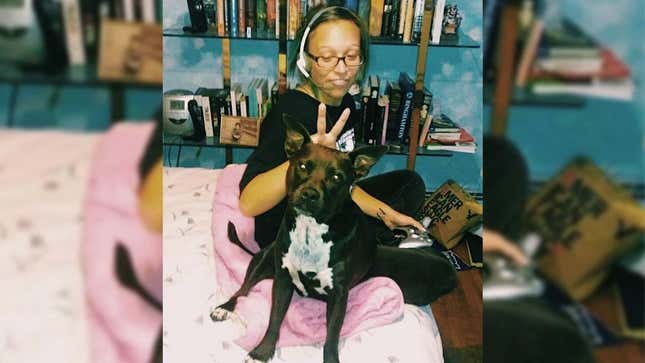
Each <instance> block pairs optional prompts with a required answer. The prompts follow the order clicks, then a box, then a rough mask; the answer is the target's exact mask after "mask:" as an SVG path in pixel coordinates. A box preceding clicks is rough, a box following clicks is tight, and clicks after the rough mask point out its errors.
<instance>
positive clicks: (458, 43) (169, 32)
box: [163, 28, 480, 48]
mask: <svg viewBox="0 0 645 363" xmlns="http://www.w3.org/2000/svg"><path fill="white" fill-rule="evenodd" d="M163 35H164V36H165V37H183V38H217V39H230V40H236V41H237V40H254V41H267V42H278V41H280V39H277V38H257V37H255V38H246V37H229V36H220V35H217V32H216V31H213V30H209V31H207V32H205V33H190V32H185V31H183V30H182V29H178V28H168V29H164V30H163ZM287 41H288V42H292V41H293V39H287ZM370 44H381V45H399V46H404V47H417V46H419V44H418V43H404V42H403V41H401V40H396V39H391V38H382V37H372V38H371V39H370ZM428 46H430V47H439V48H479V47H480V44H479V42H477V41H476V40H474V39H473V38H471V37H470V36H468V35H467V34H465V33H461V32H460V33H459V35H458V36H455V37H443V38H442V39H441V41H440V42H439V44H432V43H429V44H428Z"/></svg>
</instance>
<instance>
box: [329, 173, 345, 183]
mask: <svg viewBox="0 0 645 363" xmlns="http://www.w3.org/2000/svg"><path fill="white" fill-rule="evenodd" d="M331 179H332V180H333V181H334V182H336V183H338V182H340V181H342V180H343V176H342V175H340V174H334V175H332V176H331Z"/></svg>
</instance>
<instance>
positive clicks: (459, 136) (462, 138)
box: [430, 127, 475, 144]
mask: <svg viewBox="0 0 645 363" xmlns="http://www.w3.org/2000/svg"><path fill="white" fill-rule="evenodd" d="M430 138H431V139H432V141H436V142H439V143H442V144H451V143H454V142H461V143H465V142H473V141H475V138H473V136H472V135H471V134H470V133H468V131H466V129H464V128H463V127H462V128H460V131H459V132H456V133H453V132H431V133H430Z"/></svg>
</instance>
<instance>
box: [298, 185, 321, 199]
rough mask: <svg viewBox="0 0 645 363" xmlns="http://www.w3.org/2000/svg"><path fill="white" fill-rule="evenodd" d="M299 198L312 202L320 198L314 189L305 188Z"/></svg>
mask: <svg viewBox="0 0 645 363" xmlns="http://www.w3.org/2000/svg"><path fill="white" fill-rule="evenodd" d="M301 196H302V199H304V200H307V201H312V202H313V201H316V200H318V199H319V198H320V192H318V191H317V190H316V189H314V188H307V189H305V190H303V191H302V194H301Z"/></svg>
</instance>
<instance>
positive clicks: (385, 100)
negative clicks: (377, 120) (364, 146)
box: [378, 95, 390, 145]
mask: <svg viewBox="0 0 645 363" xmlns="http://www.w3.org/2000/svg"><path fill="white" fill-rule="evenodd" d="M378 104H379V107H380V108H381V109H382V112H381V114H382V118H383V123H382V124H381V128H380V132H379V135H380V144H381V145H385V144H386V141H385V136H386V134H387V124H388V121H389V120H388V117H389V114H390V97H389V96H388V95H382V96H381V97H379V100H378Z"/></svg>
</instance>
